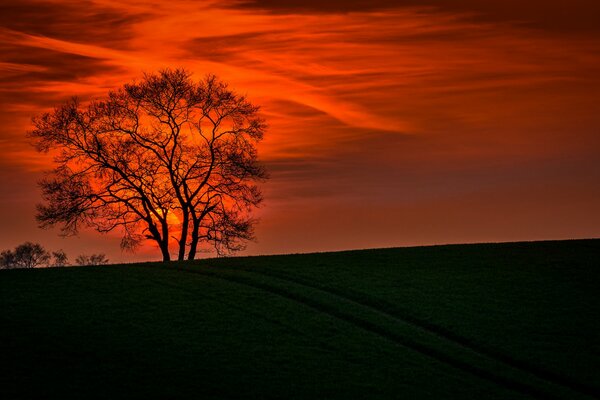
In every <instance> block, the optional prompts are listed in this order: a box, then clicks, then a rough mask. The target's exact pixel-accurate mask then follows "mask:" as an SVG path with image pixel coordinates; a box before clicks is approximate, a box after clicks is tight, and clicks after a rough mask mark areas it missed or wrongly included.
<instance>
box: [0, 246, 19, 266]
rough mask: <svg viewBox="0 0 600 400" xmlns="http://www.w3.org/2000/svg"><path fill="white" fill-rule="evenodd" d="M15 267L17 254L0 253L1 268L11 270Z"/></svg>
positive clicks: (9, 252) (5, 251)
mask: <svg viewBox="0 0 600 400" xmlns="http://www.w3.org/2000/svg"><path fill="white" fill-rule="evenodd" d="M15 267H16V260H15V253H14V252H13V251H12V250H4V251H3V252H2V253H0V268H3V269H10V268H15Z"/></svg>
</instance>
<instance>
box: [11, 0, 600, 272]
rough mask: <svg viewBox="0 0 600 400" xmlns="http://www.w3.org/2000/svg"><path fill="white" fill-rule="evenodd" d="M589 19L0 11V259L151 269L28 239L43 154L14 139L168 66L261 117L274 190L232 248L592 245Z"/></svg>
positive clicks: (185, 5) (82, 245)
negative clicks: (25, 253) (29, 254)
mask: <svg viewBox="0 0 600 400" xmlns="http://www.w3.org/2000/svg"><path fill="white" fill-rule="evenodd" d="M125 3H127V5H125ZM281 3H285V5H281ZM365 4H368V6H365ZM599 20H600V5H598V2H597V1H594V0H571V1H569V2H564V1H559V0H550V1H529V2H524V1H516V0H493V1H478V0H424V1H417V0H405V1H402V0H397V1H390V0H381V1H369V2H364V1H328V2H325V1H299V0H296V1H288V2H281V1H275V0H263V1H261V0H257V1H247V2H240V1H212V2H211V1H185V0H169V1H158V0H153V1H147V0H135V1H127V2H123V1H116V0H93V1H75V0H74V1H66V0H61V1H58V0H57V1H31V0H18V1H15V2H3V3H2V5H0V49H1V51H0V102H1V107H0V224H1V225H0V249H5V248H11V247H14V246H15V245H16V244H18V243H21V242H23V241H25V240H35V241H39V242H40V243H42V244H43V245H45V246H46V247H48V248H50V249H58V248H63V249H65V250H66V251H67V253H68V254H69V255H70V256H71V258H72V259H74V258H75V256H76V255H78V254H80V253H86V252H87V253H91V252H98V251H102V252H105V253H106V254H108V255H109V257H110V258H111V260H112V261H134V260H145V259H154V258H158V252H156V251H155V250H153V249H152V248H151V247H148V248H146V249H143V250H142V251H141V252H139V253H138V254H135V255H131V254H122V253H121V252H120V250H119V248H118V243H119V238H118V237H117V236H114V237H112V236H102V235H100V234H97V233H93V232H89V233H87V232H86V233H84V234H83V235H82V236H81V238H69V239H62V238H60V237H58V235H57V231H42V230H39V229H37V228H36V224H35V221H34V217H33V215H34V213H35V211H34V210H35V203H36V202H38V201H39V199H40V192H39V190H38V188H37V186H36V184H35V182H36V180H38V179H39V178H40V177H41V176H42V173H43V171H44V169H48V168H49V166H50V160H49V159H48V158H46V157H44V156H41V155H39V154H37V153H35V151H34V150H33V149H32V148H31V147H30V145H29V144H28V143H27V139H26V138H25V131H26V130H27V129H28V128H29V122H30V118H31V116H33V115H35V114H38V113H40V112H42V111H45V110H48V109H49V108H51V107H52V106H53V105H55V104H57V103H59V102H61V101H63V100H64V99H66V98H68V97H70V96H72V95H78V96H80V97H82V98H84V99H91V98H94V97H95V96H101V95H102V94H104V93H105V92H106V91H107V90H108V89H110V88H114V87H116V86H119V85H120V84H122V83H124V82H126V81H128V80H131V79H133V78H135V77H139V76H140V75H141V73H142V72H153V71H155V70H157V69H160V68H163V67H167V66H171V67H179V66H183V67H186V68H188V69H189V70H191V71H193V72H194V73H195V74H196V76H197V77H198V78H200V77H201V76H203V75H204V74H206V73H209V72H212V73H215V74H217V75H218V76H219V77H221V78H222V79H224V80H226V81H228V82H230V83H231V85H232V86H233V87H234V88H236V89H237V90H238V91H239V92H242V93H246V94H247V95H248V96H249V98H250V99H251V100H252V101H253V102H255V103H257V104H260V105H262V107H263V113H264V115H265V117H266V118H267V120H268V122H269V125H270V128H269V131H268V132H267V135H266V137H265V140H264V142H263V143H262V144H261V145H260V148H259V150H260V155H261V158H262V160H264V162H265V164H266V165H267V167H268V169H269V171H270V173H271V180H270V181H269V182H268V183H267V184H265V185H264V192H265V196H266V201H265V203H264V205H263V207H262V208H261V210H259V212H258V214H259V216H260V218H261V222H260V224H259V225H258V227H257V236H258V242H257V243H252V244H250V246H249V247H248V250H247V251H246V252H245V253H244V254H259V253H284V252H306V251H323V250H336V249H347V248H365V247H384V246H385V247H387V246H400V245H412V244H432V243H450V242H477V241H508V240H533V239H550V238H554V239H559V238H579V237H598V236H600V184H599V183H600V107H599V104H600V24H598V23H597V21H599Z"/></svg>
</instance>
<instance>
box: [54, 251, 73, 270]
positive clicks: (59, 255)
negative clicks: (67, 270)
mask: <svg viewBox="0 0 600 400" xmlns="http://www.w3.org/2000/svg"><path fill="white" fill-rule="evenodd" d="M52 257H53V261H52V266H53V267H66V266H68V265H69V257H68V256H67V253H65V252H64V251H63V250H58V251H53V252H52Z"/></svg>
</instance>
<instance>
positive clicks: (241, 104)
mask: <svg viewBox="0 0 600 400" xmlns="http://www.w3.org/2000/svg"><path fill="white" fill-rule="evenodd" d="M33 124H34V129H33V130H32V131H31V132H30V137H32V138H33V139H34V142H35V145H36V147H37V149H38V150H39V151H42V152H48V151H51V152H53V154H54V155H55V158H54V162H55V168H54V170H53V171H52V172H51V173H49V174H48V176H46V178H44V179H43V180H42V181H41V182H40V186H41V189H42V195H43V203H42V204H39V205H38V212H37V220H38V221H39V224H40V226H41V227H51V226H55V225H59V226H60V227H61V230H62V233H63V234H65V235H71V234H77V233H78V232H79V230H80V229H81V227H92V228H95V229H96V230H98V231H100V232H110V231H115V230H118V231H120V232H121V233H122V241H121V246H122V247H123V248H125V249H135V248H136V247H137V246H138V245H139V244H140V243H142V241H144V240H146V239H149V240H153V241H155V242H156V244H157V245H158V247H159V248H160V251H161V253H162V257H163V260H165V261H168V260H170V259H171V255H170V250H171V246H170V245H171V244H174V245H175V247H176V248H177V258H178V259H179V260H183V259H185V258H186V257H187V259H190V260H191V259H194V258H195V257H196V254H197V252H198V251H199V246H200V245H201V244H203V243H205V244H209V245H211V246H212V247H214V249H215V250H216V251H217V253H218V254H224V253H227V252H230V251H236V250H240V249H243V248H244V245H245V242H246V241H247V240H249V239H252V238H253V226H254V223H255V220H254V219H253V218H252V217H251V214H250V213H251V211H252V209H253V208H254V207H256V206H257V205H258V204H259V203H260V202H261V200H262V195H261V192H260V190H259V188H258V183H259V182H261V181H262V180H264V179H265V178H266V172H265V170H264V168H263V167H262V166H261V165H260V164H259V162H258V157H257V150H256V143H258V142H259V141H260V140H261V139H262V137H263V134H264V132H265V129H266V124H265V121H264V120H263V118H261V117H260V116H259V107H258V106H256V105H253V104H252V103H250V102H249V101H248V100H247V99H246V97H245V96H242V95H238V94H236V93H235V92H234V91H233V90H231V89H230V88H229V87H228V85H227V84H226V83H225V82H223V81H221V80H219V79H217V78H216V77H215V76H213V75H208V76H206V77H205V78H204V79H202V80H199V81H194V80H193V79H192V77H191V74H190V73H189V72H187V71H185V70H183V69H165V70H162V71H160V72H158V73H155V74H146V75H144V76H143V78H142V79H141V80H139V81H134V82H132V83H129V84H125V85H124V86H123V87H121V88H119V89H117V90H113V91H110V92H109V93H108V96H107V97H106V98H104V99H101V100H95V101H91V102H89V104H85V105H84V104H82V102H80V101H79V100H78V99H77V98H73V99H71V100H70V101H68V102H66V103H65V104H63V105H61V106H59V107H57V108H55V109H54V110H53V111H52V112H48V113H44V114H43V115H40V116H38V117H36V118H34V119H33Z"/></svg>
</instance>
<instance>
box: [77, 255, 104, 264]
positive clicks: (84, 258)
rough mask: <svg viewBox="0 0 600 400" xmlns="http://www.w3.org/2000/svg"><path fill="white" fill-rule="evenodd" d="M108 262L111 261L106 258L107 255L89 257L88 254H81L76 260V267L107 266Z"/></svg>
mask: <svg viewBox="0 0 600 400" xmlns="http://www.w3.org/2000/svg"><path fill="white" fill-rule="evenodd" d="M108 261H109V260H108V258H106V255H105V254H103V253H99V254H92V255H89V256H88V255H86V254H80V255H79V256H77V258H76V259H75V264H76V265H106V264H108Z"/></svg>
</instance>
